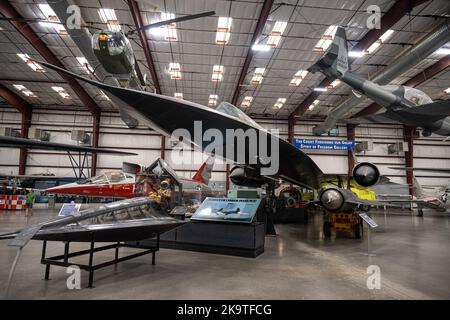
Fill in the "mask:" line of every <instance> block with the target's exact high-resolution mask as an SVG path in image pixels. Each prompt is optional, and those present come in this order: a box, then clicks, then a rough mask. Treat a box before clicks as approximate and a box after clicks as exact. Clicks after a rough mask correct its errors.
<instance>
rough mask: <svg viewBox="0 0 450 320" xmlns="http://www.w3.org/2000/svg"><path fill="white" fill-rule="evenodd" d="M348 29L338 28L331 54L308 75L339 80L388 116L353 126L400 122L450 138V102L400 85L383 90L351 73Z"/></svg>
mask: <svg viewBox="0 0 450 320" xmlns="http://www.w3.org/2000/svg"><path fill="white" fill-rule="evenodd" d="M347 51H348V50H347V37H346V35H345V29H344V28H342V27H338V29H337V31H336V34H335V36H334V40H333V42H332V43H331V46H330V48H329V49H328V51H327V52H326V53H325V54H324V55H323V56H322V58H321V59H319V61H317V62H316V63H315V64H314V65H312V66H311V67H310V68H309V69H308V71H310V72H312V73H315V72H317V71H320V72H322V73H323V74H324V75H326V76H327V77H330V78H334V79H339V80H341V81H342V82H345V83H346V84H348V85H349V86H350V87H352V88H353V90H354V91H353V92H354V93H355V95H357V96H359V95H362V94H363V95H365V96H367V97H368V98H370V99H372V100H373V101H375V102H376V103H378V104H379V105H380V106H382V107H384V108H386V112H384V113H379V114H375V115H371V116H368V117H358V118H354V119H348V120H346V122H349V123H361V122H367V121H368V122H386V121H392V120H394V121H398V122H400V123H403V124H406V125H410V126H415V127H421V128H423V132H422V135H423V136H425V137H427V136H430V135H431V134H432V133H436V134H439V135H442V136H450V101H438V102H433V100H431V98H430V97H429V96H428V95H427V94H426V93H424V92H423V91H421V90H418V89H415V88H411V87H407V86H399V85H384V86H380V85H378V84H376V83H374V82H372V81H370V80H366V79H363V78H360V77H359V76H357V75H355V74H354V73H352V72H351V71H350V65H349V63H348V52H347Z"/></svg>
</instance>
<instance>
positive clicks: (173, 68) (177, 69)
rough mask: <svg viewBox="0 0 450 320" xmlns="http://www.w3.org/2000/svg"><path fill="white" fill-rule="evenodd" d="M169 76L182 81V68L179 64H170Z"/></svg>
mask: <svg viewBox="0 0 450 320" xmlns="http://www.w3.org/2000/svg"><path fill="white" fill-rule="evenodd" d="M169 74H170V79H172V80H180V79H181V66H180V64H179V63H178V62H171V63H169Z"/></svg>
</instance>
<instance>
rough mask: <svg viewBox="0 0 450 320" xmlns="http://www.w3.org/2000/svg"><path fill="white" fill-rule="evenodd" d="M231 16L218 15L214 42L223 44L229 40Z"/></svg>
mask: <svg viewBox="0 0 450 320" xmlns="http://www.w3.org/2000/svg"><path fill="white" fill-rule="evenodd" d="M232 22H233V18H229V17H219V21H218V22H217V33H216V43H217V44H221V45H225V44H227V43H228V41H230V36H231V33H230V30H231V23H232Z"/></svg>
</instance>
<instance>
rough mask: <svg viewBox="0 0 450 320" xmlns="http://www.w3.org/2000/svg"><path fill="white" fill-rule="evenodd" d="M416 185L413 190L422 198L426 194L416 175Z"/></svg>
mask: <svg viewBox="0 0 450 320" xmlns="http://www.w3.org/2000/svg"><path fill="white" fill-rule="evenodd" d="M413 183H414V186H413V190H414V195H415V196H416V197H417V198H422V197H424V196H425V194H424V190H423V188H422V186H421V185H420V183H419V181H417V179H416V177H414V182H413Z"/></svg>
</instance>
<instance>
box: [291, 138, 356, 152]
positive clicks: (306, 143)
mask: <svg viewBox="0 0 450 320" xmlns="http://www.w3.org/2000/svg"><path fill="white" fill-rule="evenodd" d="M294 146H295V147H296V148H298V149H304V150H355V140H322V139H298V138H297V139H294Z"/></svg>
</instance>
